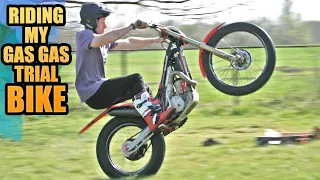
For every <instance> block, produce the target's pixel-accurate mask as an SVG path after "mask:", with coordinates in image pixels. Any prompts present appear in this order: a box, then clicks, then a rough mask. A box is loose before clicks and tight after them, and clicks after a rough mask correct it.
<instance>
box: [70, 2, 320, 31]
mask: <svg viewBox="0 0 320 180" xmlns="http://www.w3.org/2000/svg"><path fill="white" fill-rule="evenodd" d="M79 1H81V0H79ZM93 1H95V2H100V1H99V0H93ZM247 1H249V0H191V1H190V2H186V3H184V4H183V5H184V6H185V7H188V6H189V7H190V6H191V7H195V6H199V5H201V6H204V7H207V8H203V9H201V10H200V11H190V12H192V13H201V12H213V11H217V10H224V9H226V8H227V7H230V6H234V4H237V3H246V2H247ZM283 1H284V0H252V2H251V3H249V5H248V6H241V7H237V8H234V9H231V10H228V11H225V12H223V13H219V14H218V17H215V18H203V19H202V22H204V23H211V22H215V21H224V22H235V21H246V20H249V19H255V18H258V17H267V18H269V19H272V20H276V19H277V18H278V17H279V15H280V13H281V9H282V4H283ZM213 2H214V4H213ZM179 6H180V7H181V4H170V5H167V6H166V5H164V7H168V8H169V7H179ZM107 7H108V8H111V9H112V10H116V12H117V15H116V14H112V15H110V16H109V17H108V18H107V23H108V24H109V26H117V25H118V23H119V22H122V23H124V24H130V23H131V22H134V21H135V20H136V19H141V20H144V21H147V22H161V21H163V20H168V19H173V20H178V21H179V22H182V23H193V22H194V21H190V20H189V19H188V18H185V17H170V16H167V15H162V14H161V13H160V12H159V11H158V10H156V9H153V10H152V9H151V10H148V9H145V8H144V9H143V10H141V9H139V8H137V6H135V5H118V6H115V5H107ZM182 7H183V6H182ZM319 8H320V0H293V7H292V11H294V12H297V13H300V14H301V17H302V19H303V20H318V21H320V11H319ZM79 10H80V8H72V9H68V10H67V11H68V17H67V21H74V20H76V21H79V15H78V13H79Z"/></svg>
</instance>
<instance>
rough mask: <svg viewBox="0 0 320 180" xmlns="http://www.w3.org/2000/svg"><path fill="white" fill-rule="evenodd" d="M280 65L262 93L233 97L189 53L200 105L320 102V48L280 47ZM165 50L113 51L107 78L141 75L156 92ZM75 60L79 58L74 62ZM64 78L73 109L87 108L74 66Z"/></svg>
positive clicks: (194, 54) (194, 53)
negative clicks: (215, 85)
mask: <svg viewBox="0 0 320 180" xmlns="http://www.w3.org/2000/svg"><path fill="white" fill-rule="evenodd" d="M276 51H277V65H276V69H275V72H274V74H273V76H272V77H271V79H270V81H269V82H268V83H267V85H266V86H264V87H263V88H262V89H261V90H259V91H258V92H256V93H254V94H252V95H249V96H245V97H230V96H227V95H224V94H223V93H220V92H218V91H217V90H216V89H214V88H213V87H212V86H211V84H210V83H209V81H206V80H205V79H204V78H203V77H202V75H201V72H200V68H199V65H198V51H197V50H195V49H187V50H185V55H186V58H187V61H188V64H189V67H190V70H191V73H192V75H193V78H194V79H195V80H197V81H198V83H199V86H197V89H198V91H199V94H200V103H199V106H200V107H201V106H215V107H216V106H225V105H227V104H228V105H235V104H239V103H241V101H242V100H244V101H250V102H261V101H264V100H267V101H271V102H274V101H291V104H292V103H294V102H297V103H298V102H302V101H303V102H304V103H309V104H310V103H311V104H312V103H317V104H318V103H319V101H320V96H319V95H320V81H319V79H320V45H308V46H306V45H294V46H277V47H276ZM164 54H165V52H164V50H159V49H158V50H155V49H148V50H141V51H111V52H110V54H109V57H108V58H107V64H106V74H107V78H112V77H115V76H119V75H127V74H131V73H135V72H139V73H140V74H141V75H142V76H143V77H144V79H145V80H146V81H147V82H148V84H150V86H151V89H152V90H153V92H156V90H157V85H158V83H159V80H160V78H161V73H162V66H163V59H164ZM73 61H75V58H74V60H73ZM73 64H74V62H73ZM61 74H62V78H63V80H64V81H67V82H68V83H69V105H70V109H71V110H73V109H78V108H85V107H86V106H85V105H84V104H80V100H79V98H78V96H77V94H76V91H75V89H74V84H73V82H74V76H75V70H74V66H71V67H68V68H62V71H61Z"/></svg>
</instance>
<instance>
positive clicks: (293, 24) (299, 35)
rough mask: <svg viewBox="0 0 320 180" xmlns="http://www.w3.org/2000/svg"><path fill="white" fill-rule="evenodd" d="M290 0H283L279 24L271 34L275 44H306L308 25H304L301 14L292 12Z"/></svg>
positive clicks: (307, 40)
mask: <svg viewBox="0 0 320 180" xmlns="http://www.w3.org/2000/svg"><path fill="white" fill-rule="evenodd" d="M292 5H293V1H292V0H284V4H283V8H282V13H281V15H280V17H279V25H278V28H277V29H276V31H275V33H274V34H273V36H274V39H275V42H276V44H281V45H286V44H306V43H308V42H309V38H308V32H309V31H308V27H307V26H304V23H303V22H302V20H301V15H300V14H298V13H294V12H292V10H291V9H292Z"/></svg>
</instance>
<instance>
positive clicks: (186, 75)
mask: <svg viewBox="0 0 320 180" xmlns="http://www.w3.org/2000/svg"><path fill="white" fill-rule="evenodd" d="M224 24H225V23H222V24H220V25H218V26H217V27H215V28H214V29H212V30H211V31H210V32H209V34H208V35H207V36H206V37H205V39H204V41H203V42H198V41H196V40H194V39H191V38H189V37H186V36H183V35H180V34H178V33H176V32H174V31H172V30H170V29H168V28H166V27H160V26H158V25H154V24H151V25H148V26H149V27H150V28H153V29H155V30H156V31H158V32H161V33H163V34H164V35H166V36H168V35H170V36H173V37H175V38H177V39H179V40H181V41H184V42H186V43H189V44H191V45H193V46H195V47H198V48H199V49H200V52H199V65H200V69H201V73H202V75H203V76H204V78H206V73H205V71H204V65H203V58H202V54H203V50H206V51H209V52H212V53H213V54H215V55H217V56H220V57H222V58H223V59H225V60H228V61H233V60H237V59H238V58H239V57H237V56H234V55H232V54H228V53H225V52H223V51H221V50H218V49H216V48H213V47H210V46H208V45H206V43H207V42H208V41H209V39H210V38H211V37H212V36H214V34H215V33H216V32H217V31H218V30H219V29H220V28H221V27H222V26H223V25H224ZM181 50H182V49H180V50H179V53H178V56H181V57H180V59H182V61H181V64H182V67H183V71H182V72H179V71H177V72H173V73H171V74H168V73H166V72H167V68H165V67H167V65H166V63H168V59H167V60H165V62H164V69H163V73H162V78H161V79H162V80H161V82H160V84H159V89H158V93H157V95H156V97H158V98H161V99H160V100H162V103H163V104H162V105H164V106H163V107H165V105H166V103H169V106H170V101H167V99H166V97H168V96H163V95H164V94H166V93H170V92H169V91H168V89H169V90H170V89H172V86H173V85H172V82H171V78H172V76H174V75H177V74H178V75H180V77H181V78H182V79H183V80H184V81H186V82H187V83H189V84H190V85H191V86H195V85H196V82H195V81H193V80H192V77H191V74H190V72H189V69H188V68H187V67H188V66H187V63H186V61H185V58H184V56H183V51H181ZM168 52H169V51H168V50H167V53H166V58H167V54H168ZM165 76H166V77H165ZM170 76H171V77H170ZM164 79H168V81H167V82H168V87H167V91H166V92H164V87H165V85H166V81H165V80H164ZM169 80H170V81H169ZM169 95H170V94H169ZM119 107H132V103H125V104H121V103H119V104H116V105H113V106H111V107H110V108H107V109H106V110H104V111H103V112H102V113H101V114H99V115H98V116H97V117H95V118H94V119H93V120H92V121H91V122H89V123H88V124H87V125H86V126H85V127H84V128H82V129H81V131H80V132H79V133H78V134H79V135H80V134H82V133H84V132H85V131H87V130H88V129H89V128H90V127H91V126H92V125H94V124H95V123H96V122H98V121H99V120H100V119H102V118H103V117H104V116H106V115H107V114H108V113H109V112H110V111H111V110H113V109H117V108H119ZM181 117H183V116H181ZM146 133H149V132H146ZM141 134H143V132H142V133H141Z"/></svg>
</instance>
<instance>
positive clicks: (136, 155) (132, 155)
mask: <svg viewBox="0 0 320 180" xmlns="http://www.w3.org/2000/svg"><path fill="white" fill-rule="evenodd" d="M133 141H134V139H132V140H127V141H126V142H124V143H123V144H122V147H121V152H122V154H123V155H124V156H125V157H126V158H127V159H129V160H131V161H137V160H139V159H141V158H142V157H143V156H144V154H145V153H146V150H147V146H148V145H147V144H143V145H142V146H141V147H140V148H139V149H138V150H136V151H135V152H132V151H129V144H130V143H132V142H133Z"/></svg>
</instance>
